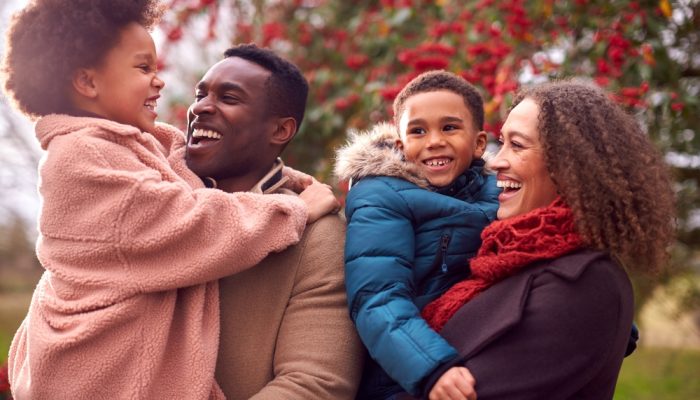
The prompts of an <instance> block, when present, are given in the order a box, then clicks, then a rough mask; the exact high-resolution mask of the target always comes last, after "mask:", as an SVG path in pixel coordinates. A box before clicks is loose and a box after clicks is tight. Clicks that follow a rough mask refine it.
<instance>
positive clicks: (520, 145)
mask: <svg viewBox="0 0 700 400" xmlns="http://www.w3.org/2000/svg"><path fill="white" fill-rule="evenodd" d="M510 143H511V145H512V146H513V147H514V148H516V149H522V148H523V145H522V144H520V143H519V142H516V141H511V142H510Z"/></svg>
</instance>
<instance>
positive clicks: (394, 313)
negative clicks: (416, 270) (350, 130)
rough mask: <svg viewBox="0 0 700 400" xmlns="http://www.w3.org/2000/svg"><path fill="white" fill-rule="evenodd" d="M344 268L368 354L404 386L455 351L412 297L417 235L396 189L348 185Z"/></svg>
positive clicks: (370, 183)
mask: <svg viewBox="0 0 700 400" xmlns="http://www.w3.org/2000/svg"><path fill="white" fill-rule="evenodd" d="M346 215H347V218H348V232H347V239H346V246H345V273H346V287H347V291H348V303H349V306H350V313H351V317H352V318H353V320H354V322H355V325H356V327H357V329H358V332H359V333H360V337H361V339H362V341H363V342H364V344H365V346H366V347H367V349H368V350H369V352H370V355H371V356H372V357H373V358H374V359H375V360H376V361H377V362H378V363H379V364H380V365H381V366H382V368H383V369H384V370H385V371H386V372H387V373H388V374H389V375H390V376H391V377H392V378H393V379H394V380H396V381H397V383H399V384H400V385H401V386H402V387H403V388H404V389H405V390H407V391H408V392H410V393H412V394H418V393H419V392H420V390H421V389H422V384H423V383H424V382H423V381H424V378H426V377H427V376H428V375H429V374H430V373H431V372H432V371H433V370H434V369H435V368H437V367H438V366H439V365H441V364H443V363H445V362H447V361H449V360H451V359H453V358H455V357H457V352H456V350H455V349H454V348H452V346H450V345H449V344H448V343H447V342H446V341H445V340H444V339H443V338H442V337H441V336H440V335H439V334H438V333H436V332H435V331H434V330H432V329H431V328H430V327H429V326H428V324H427V323H426V322H425V320H423V318H421V316H420V310H419V309H418V308H417V307H416V305H415V304H414V302H413V297H414V294H415V293H414V289H415V288H414V282H413V280H414V278H413V261H414V254H415V243H414V242H415V237H414V234H415V232H414V230H413V225H412V220H411V211H410V209H409V207H408V206H407V205H406V204H405V201H404V200H403V198H401V197H400V196H399V195H398V194H397V193H396V191H394V190H393V189H391V188H390V187H389V186H388V185H386V183H384V182H382V181H381V180H378V179H365V180H363V181H362V182H360V183H359V184H357V185H356V186H355V187H353V189H352V190H351V191H350V194H349V195H348V199H347V208H346Z"/></svg>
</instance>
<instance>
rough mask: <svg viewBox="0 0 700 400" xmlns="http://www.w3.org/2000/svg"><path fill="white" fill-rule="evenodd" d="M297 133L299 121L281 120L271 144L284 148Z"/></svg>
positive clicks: (291, 119)
mask: <svg viewBox="0 0 700 400" xmlns="http://www.w3.org/2000/svg"><path fill="white" fill-rule="evenodd" d="M296 133H297V121H296V120H295V119H294V118H292V117H286V118H279V119H278V121H277V128H276V129H275V132H274V133H273V134H272V138H270V143H272V144H276V145H280V146H284V145H286V144H287V143H289V141H290V140H292V138H294V135H295V134H296Z"/></svg>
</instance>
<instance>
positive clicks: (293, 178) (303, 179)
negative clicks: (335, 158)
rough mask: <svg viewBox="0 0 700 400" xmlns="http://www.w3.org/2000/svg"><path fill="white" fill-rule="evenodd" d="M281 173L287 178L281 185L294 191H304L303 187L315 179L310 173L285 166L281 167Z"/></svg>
mask: <svg viewBox="0 0 700 400" xmlns="http://www.w3.org/2000/svg"><path fill="white" fill-rule="evenodd" d="M282 175H284V176H286V177H287V178H288V179H289V180H288V181H287V182H286V183H285V184H284V185H283V187H285V188H287V189H289V190H291V191H293V192H296V193H301V192H302V191H304V189H306V188H307V187H308V186H309V185H311V184H312V183H313V182H314V180H315V179H314V178H313V177H312V176H311V175H307V174H305V173H303V172H301V171H297V170H295V169H293V168H290V167H287V166H285V167H284V168H282Z"/></svg>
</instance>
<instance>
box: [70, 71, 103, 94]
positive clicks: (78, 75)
mask: <svg viewBox="0 0 700 400" xmlns="http://www.w3.org/2000/svg"><path fill="white" fill-rule="evenodd" d="M71 84H72V85H73V89H74V90H75V91H76V92H77V93H78V94H80V95H81V96H84V97H87V98H90V99H94V98H95V97H97V86H96V85H95V71H94V70H92V69H90V68H79V69H78V70H77V71H75V72H74V73H73V79H72V80H71Z"/></svg>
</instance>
